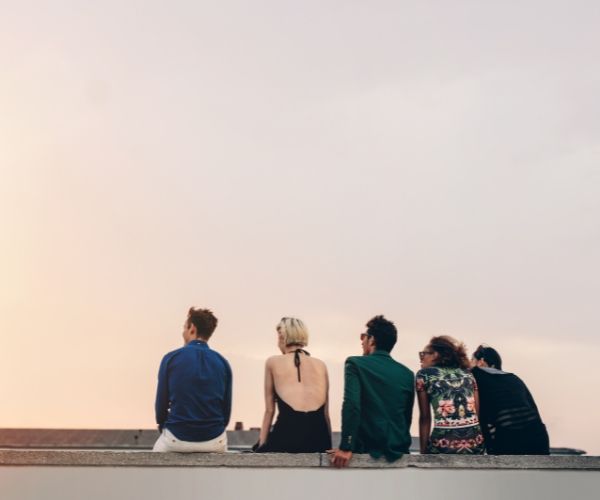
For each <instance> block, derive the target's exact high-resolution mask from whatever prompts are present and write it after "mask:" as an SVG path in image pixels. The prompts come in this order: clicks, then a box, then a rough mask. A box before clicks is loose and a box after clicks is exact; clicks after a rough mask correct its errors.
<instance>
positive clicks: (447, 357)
mask: <svg viewBox="0 0 600 500" xmlns="http://www.w3.org/2000/svg"><path fill="white" fill-rule="evenodd" d="M429 347H430V348H431V350H433V351H435V352H437V354H438V359H437V361H436V363H435V365H436V366H441V367H444V366H445V367H448V368H462V369H463V370H466V369H467V368H469V358H468V357H467V349H466V347H465V344H463V343H462V342H459V341H458V340H456V339H454V338H452V337H450V336H448V335H440V336H439V337H431V340H430V341H429Z"/></svg>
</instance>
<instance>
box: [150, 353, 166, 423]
mask: <svg viewBox="0 0 600 500" xmlns="http://www.w3.org/2000/svg"><path fill="white" fill-rule="evenodd" d="M154 411H155V413H156V423H157V424H158V429H159V430H161V431H162V428H163V425H164V423H165V421H166V420H167V416H168V415H169V383H168V381H167V357H166V356H165V357H164V358H163V359H162V361H161V363H160V368H159V369H158V385H157V387H156V402H155V404H154Z"/></svg>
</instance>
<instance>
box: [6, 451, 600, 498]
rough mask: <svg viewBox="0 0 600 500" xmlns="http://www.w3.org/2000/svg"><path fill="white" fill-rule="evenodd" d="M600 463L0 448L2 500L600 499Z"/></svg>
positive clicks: (570, 459) (596, 460) (579, 459)
mask: <svg viewBox="0 0 600 500" xmlns="http://www.w3.org/2000/svg"><path fill="white" fill-rule="evenodd" d="M599 490H600V457H579V456H573V457H562V456H558V457H553V456H546V457H531V456H518V457H509V456H504V457H493V456H477V457H464V456H431V455H406V456H404V457H403V458H402V459H400V460H398V461H397V462H394V463H392V464H388V463H387V462H385V461H383V460H373V459H372V458H370V457H369V456H365V455H356V456H355V457H354V458H353V460H352V462H351V467H350V468H348V469H344V470H337V469H333V468H331V467H330V466H329V462H328V458H327V455H325V454H318V453H315V454H297V455H290V454H251V453H226V454H179V453H150V452H139V451H74V450H68V451H59V450H52V451H50V450H39V451H36V450H0V492H1V498H2V500H30V499H31V500H33V499H36V500H37V499H44V500H54V499H57V500H58V499H60V500H71V499H73V500H75V499H77V500H80V499H85V500H107V499H111V500H114V499H117V500H118V499H127V500H132V499H137V498H143V499H144V500H154V499H157V500H158V499H161V500H163V499H168V500H188V499H196V500H198V499H207V500H208V499H210V500H220V499H238V498H243V499H261V500H281V499H286V500H287V499H291V500H295V499H298V500H300V499H302V500H306V499H307V498H316V499H320V498H323V497H331V496H335V497H336V498H337V497H342V498H343V499H344V500H358V499H361V500H364V499H369V500H370V499H371V498H376V499H377V500H387V499H394V500H398V499H404V498H406V499H419V500H430V499H431V500H433V499H435V500H454V499H456V500H458V499H461V500H464V499H465V498H469V497H474V496H481V497H485V500H495V499H498V500H500V499H502V500H506V499H521V498H523V499H525V498H527V499H536V498H540V499H542V498H543V499H544V500H559V499H560V500H564V499H573V500H580V499H588V498H589V499H592V498H593V499H596V498H597V492H598V491H599Z"/></svg>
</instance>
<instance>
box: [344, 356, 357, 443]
mask: <svg viewBox="0 0 600 500" xmlns="http://www.w3.org/2000/svg"><path fill="white" fill-rule="evenodd" d="M360 392H361V391H360V380H359V378H358V370H357V368H356V365H355V364H354V363H353V362H351V361H350V360H349V359H348V360H346V366H345V369H344V402H343V404H342V440H341V442H340V450H344V451H354V443H355V442H356V434H357V433H358V428H359V427H360V417H361V406H360Z"/></svg>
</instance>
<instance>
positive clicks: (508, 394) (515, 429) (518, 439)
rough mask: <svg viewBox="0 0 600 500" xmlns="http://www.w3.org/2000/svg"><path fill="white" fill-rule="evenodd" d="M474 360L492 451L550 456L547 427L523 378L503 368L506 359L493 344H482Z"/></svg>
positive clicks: (483, 422) (487, 440)
mask: <svg viewBox="0 0 600 500" xmlns="http://www.w3.org/2000/svg"><path fill="white" fill-rule="evenodd" d="M471 361H472V365H473V368H472V373H473V376H474V377H475V380H477V385H478V386H479V421H480V422H481V428H482V431H483V436H484V438H485V447H486V450H487V452H488V454H490V455H548V454H549V453H550V445H549V439H548V432H547V431H546V426H545V425H544V424H543V422H542V419H541V417H540V414H539V412H538V409H537V406H536V404H535V401H534V400H533V397H532V396H531V393H530V392H529V389H527V386H526V385H525V384H524V383H523V381H522V380H521V379H520V378H519V377H517V376H516V375H515V374H513V373H507V372H504V371H502V358H500V355H499V354H498V352H497V351H496V350H495V349H493V348H491V347H487V346H484V345H480V346H479V347H478V348H477V350H476V351H475V352H474V353H473V358H472V360H471Z"/></svg>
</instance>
